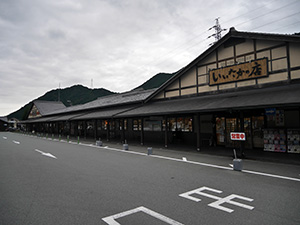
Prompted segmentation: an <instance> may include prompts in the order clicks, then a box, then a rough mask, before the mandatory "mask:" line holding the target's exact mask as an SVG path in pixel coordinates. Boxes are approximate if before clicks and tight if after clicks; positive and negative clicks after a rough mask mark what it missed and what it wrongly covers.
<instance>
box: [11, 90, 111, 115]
mask: <svg viewBox="0 0 300 225" xmlns="http://www.w3.org/2000/svg"><path fill="white" fill-rule="evenodd" d="M111 94H114V92H111V91H109V90H106V89H104V88H99V89H96V88H95V89H90V88H87V87H84V86H82V85H74V86H72V87H68V88H64V89H55V90H51V91H49V92H47V93H46V94H44V95H43V96H41V97H39V98H37V99H35V100H44V101H58V99H60V101H61V102H63V103H64V105H65V106H71V105H78V104H84V103H87V102H90V101H93V100H95V99H97V98H99V97H102V96H106V95H111ZM35 100H32V101H31V102H29V103H28V104H26V105H25V106H23V107H22V108H20V109H19V110H17V111H15V112H13V113H11V114H9V115H8V118H16V119H18V120H25V119H26V116H27V115H28V113H29V110H30V108H31V106H32V102H33V101H35Z"/></svg>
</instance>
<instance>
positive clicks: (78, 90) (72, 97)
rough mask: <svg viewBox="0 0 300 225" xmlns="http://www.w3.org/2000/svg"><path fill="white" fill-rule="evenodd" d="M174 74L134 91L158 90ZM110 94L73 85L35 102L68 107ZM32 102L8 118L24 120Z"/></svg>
mask: <svg viewBox="0 0 300 225" xmlns="http://www.w3.org/2000/svg"><path fill="white" fill-rule="evenodd" d="M175 74H176V73H159V74H156V75H155V76H153V77H152V78H150V79H149V80H148V81H146V82H145V83H143V84H142V85H140V86H138V87H137V88H134V90H137V89H142V90H148V89H152V88H158V87H160V86H161V85H162V84H163V83H165V82H166V81H167V80H169V79H170V78H171V77H172V76H174V75H175ZM110 94H115V93H114V92H111V91H109V90H106V89H104V88H99V89H96V88H95V89H90V88H87V87H84V86H82V85H74V86H72V87H68V88H64V89H55V90H51V91H49V92H47V93H46V94H44V95H43V96H41V97H39V98H37V99H35V100H45V101H58V99H60V101H61V102H63V103H64V104H65V106H67V107H69V106H71V105H79V104H84V103H87V102H90V101H93V100H96V99H97V98H99V97H103V96H106V95H110ZM33 101H34V100H32V101H31V102H29V103H28V104H26V105H25V106H23V107H22V108H21V109H19V110H17V111H15V112H13V113H11V114H9V115H8V118H16V119H18V120H25V119H26V117H27V115H28V113H29V110H30V109H31V106H32V102H33Z"/></svg>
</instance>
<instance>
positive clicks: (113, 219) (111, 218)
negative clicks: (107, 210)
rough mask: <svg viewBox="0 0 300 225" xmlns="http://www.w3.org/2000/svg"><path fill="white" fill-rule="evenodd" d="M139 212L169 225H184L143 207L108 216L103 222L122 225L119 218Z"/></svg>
mask: <svg viewBox="0 0 300 225" xmlns="http://www.w3.org/2000/svg"><path fill="white" fill-rule="evenodd" d="M137 212H143V213H146V214H148V215H149V216H152V217H154V218H156V219H158V220H160V221H163V222H165V223H167V224H171V225H184V224H182V223H179V222H177V221H175V220H173V219H170V218H169V217H166V216H164V215H161V214H159V213H157V212H154V211H152V210H150V209H147V208H146V207H144V206H141V207H138V208H135V209H132V210H128V211H125V212H122V213H119V214H115V215H113V216H108V217H105V218H102V220H103V221H104V222H106V223H107V224H109V225H121V224H120V223H118V222H117V221H116V220H117V219H119V218H122V217H125V216H129V215H131V214H134V213H137Z"/></svg>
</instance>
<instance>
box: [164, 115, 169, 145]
mask: <svg viewBox="0 0 300 225" xmlns="http://www.w3.org/2000/svg"><path fill="white" fill-rule="evenodd" d="M168 129H169V128H168V117H167V116H165V148H167V147H168Z"/></svg>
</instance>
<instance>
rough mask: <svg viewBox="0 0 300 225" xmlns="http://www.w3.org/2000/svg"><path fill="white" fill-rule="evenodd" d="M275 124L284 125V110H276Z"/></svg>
mask: <svg viewBox="0 0 300 225" xmlns="http://www.w3.org/2000/svg"><path fill="white" fill-rule="evenodd" d="M275 124H276V126H277V127H283V126H284V110H276V116H275Z"/></svg>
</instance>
